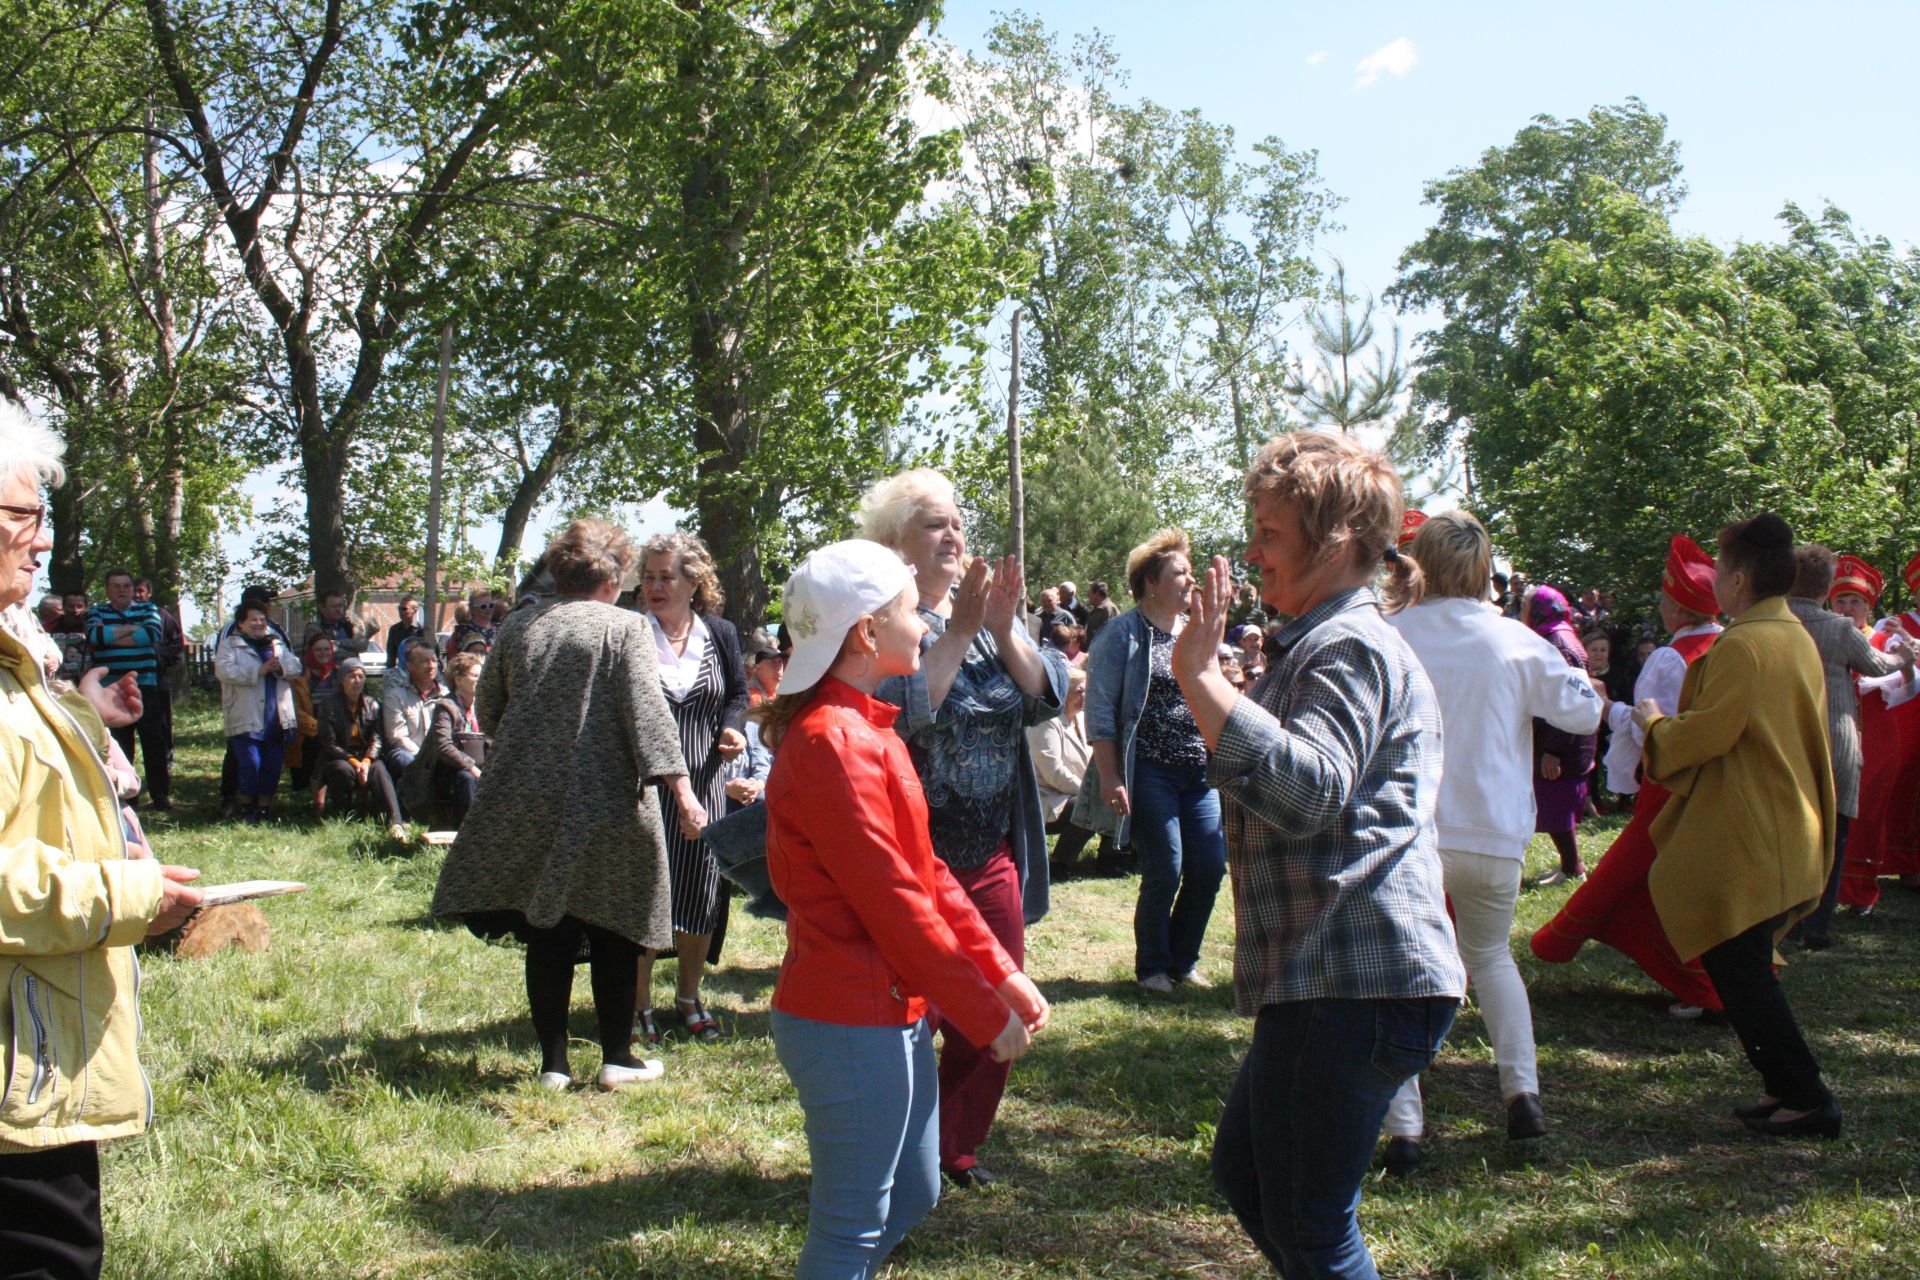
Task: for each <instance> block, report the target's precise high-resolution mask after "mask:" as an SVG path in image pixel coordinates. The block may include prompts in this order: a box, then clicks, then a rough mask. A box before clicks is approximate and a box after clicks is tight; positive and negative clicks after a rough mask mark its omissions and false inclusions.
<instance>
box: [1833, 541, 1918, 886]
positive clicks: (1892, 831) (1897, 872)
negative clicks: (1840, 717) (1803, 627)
mask: <svg viewBox="0 0 1920 1280" xmlns="http://www.w3.org/2000/svg"><path fill="white" fill-rule="evenodd" d="M1867 572H1868V573H1873V570H1872V569H1871V567H1868V568H1867ZM1900 576H1901V578H1902V580H1904V581H1905V583H1906V585H1907V595H1908V597H1909V598H1910V599H1913V600H1920V556H1915V557H1914V558H1913V559H1911V560H1909V561H1907V566H1906V568H1905V569H1903V570H1902V571H1901V575H1900ZM1878 577H1879V575H1878V574H1873V579H1878ZM1873 579H1869V584H1870V583H1871V582H1872V581H1873ZM1837 589H1838V583H1837V581H1836V590H1837ZM1874 599H1875V600H1876V601H1877V600H1878V596H1877V594H1876V596H1875V597H1874ZM1916 636H1920V609H1911V610H1908V611H1907V612H1905V613H1901V614H1896V615H1894V616H1892V617H1887V618H1883V619H1881V620H1880V622H1879V623H1878V624H1876V625H1875V627H1874V632H1873V636H1872V641H1871V643H1872V645H1873V647H1874V648H1876V649H1881V650H1891V649H1897V648H1904V647H1905V646H1907V645H1908V644H1911V643H1913V642H1914V641H1913V638H1914V637H1916ZM1859 689H1860V753H1861V769H1860V812H1859V815H1858V816H1857V817H1856V818H1855V820H1854V823H1853V829H1852V830H1851V831H1849V832H1848V833H1847V847H1846V857H1845V860H1844V862H1843V863H1842V865H1841V870H1840V894H1839V901H1840V903H1841V904H1842V905H1844V906H1845V907H1847V908H1848V909H1849V910H1850V911H1852V912H1853V913H1855V914H1856V915H1867V914H1869V913H1871V912H1872V911H1873V909H1874V907H1875V906H1877V905H1879V902H1880V877H1882V876H1899V877H1900V879H1901V883H1903V884H1906V885H1907V886H1908V887H1910V888H1913V887H1920V699H1916V698H1915V697H1914V695H1915V693H1916V692H1920V689H1916V687H1915V685H1914V684H1913V683H1912V682H1911V681H1909V680H1907V679H1905V678H1904V677H1902V676H1900V675H1892V676H1881V677H1878V678H1872V677H1866V678H1862V679H1861V680H1860V682H1859Z"/></svg>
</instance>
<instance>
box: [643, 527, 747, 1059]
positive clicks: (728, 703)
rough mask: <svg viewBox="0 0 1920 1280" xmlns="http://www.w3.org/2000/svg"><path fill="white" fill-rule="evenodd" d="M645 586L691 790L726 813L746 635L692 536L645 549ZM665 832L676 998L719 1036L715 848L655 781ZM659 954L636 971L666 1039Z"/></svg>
mask: <svg viewBox="0 0 1920 1280" xmlns="http://www.w3.org/2000/svg"><path fill="white" fill-rule="evenodd" d="M640 591H641V596H642V598H643V599H644V600H645V602H646V606H647V616H648V617H649V618H650V619H651V620H652V623H653V640H654V647H655V650H656V653H657V656H658V657H659V660H660V684H661V689H662V691H663V692H664V693H665V694H666V697H667V710H668V711H670V712H672V714H673V721H674V725H675V726H676V727H677V728H678V730H679V734H680V752H681V754H682V755H684V756H685V757H686V761H687V771H688V774H689V777H690V780H691V781H692V783H693V791H694V795H695V796H696V797H698V798H699V801H700V803H701V804H702V805H703V806H704V807H705V808H706V811H707V812H708V813H710V814H720V813H725V812H726V811H727V805H726V790H725V789H726V779H725V778H724V777H722V776H721V769H720V766H721V764H722V763H723V762H725V761H728V760H732V759H733V758H735V757H736V756H738V755H739V754H740V753H741V751H743V750H744V749H745V748H746V745H747V740H746V736H745V734H744V733H743V731H742V730H743V726H744V723H745V721H744V717H745V715H746V710H747V673H746V668H745V666H744V665H743V664H742V662H741V659H740V633H739V632H738V631H736V630H735V629H734V627H733V624H732V623H730V622H728V621H727V620H726V619H725V618H722V617H720V616H719V612H720V607H721V605H722V603H723V602H724V597H723V596H722V595H721V592H720V580H719V576H718V575H717V574H716V573H715V572H714V567H713V557H712V556H711V555H710V554H709V553H708V551H707V548H706V544H704V543H703V542H701V541H700V540H699V539H698V538H695V537H693V536H691V535H689V534H684V533H667V534H657V535H655V536H654V537H652V538H650V539H648V541H647V545H646V548H645V550H644V551H643V552H642V557H641V569H640ZM656 790H657V792H658V797H659V803H660V806H661V819H662V821H661V825H662V826H663V827H664V828H665V830H666V837H667V867H668V870H669V872H670V874H671V878H672V882H673V948H674V954H675V955H676V956H677V957H678V958H679V961H680V971H679V974H678V980H677V982H676V983H675V985H676V987H677V991H676V993H675V999H674V1004H675V1007H676V1010H677V1012H678V1013H679V1015H680V1022H681V1024H682V1025H683V1026H684V1027H685V1028H686V1030H687V1034H689V1035H691V1036H693V1037H694V1038H695V1039H697V1040H703V1041H708V1042H711V1041H714V1040H718V1039H719V1038H720V1026H719V1024H718V1023H717V1022H715V1021H714V1018H713V1015H712V1014H711V1013H708V1012H707V1007H706V1005H705V1004H703V1003H702V1002H701V1000H700V977H701V974H702V972H703V971H704V969H705V966H706V965H707V963H708V961H709V959H717V958H718V956H719V951H720V947H719V943H720V941H721V940H722V939H724V937H725V936H726V923H727V902H726V898H725V897H724V896H723V895H722V894H721V891H720V868H719V867H718V865H716V864H715V862H714V860H713V851H712V850H711V849H709V848H707V845H706V842H705V841H703V840H700V839H697V838H695V839H689V838H688V837H687V836H686V835H685V834H684V833H683V832H682V831H681V830H680V828H679V827H678V826H677V825H676V824H675V823H673V822H671V821H669V819H671V818H672V817H673V815H674V814H675V812H676V810H675V808H674V807H673V804H674V802H673V799H672V797H671V796H669V795H667V793H666V792H665V790H664V789H661V788H656ZM653 960H654V953H653V952H651V951H643V952H642V953H641V955H640V971H639V1020H640V1031H641V1034H642V1035H644V1036H645V1037H646V1038H647V1040H648V1042H649V1043H651V1044H658V1043H660V1026H659V1023H658V1021H657V1020H656V1019H655V1017H654V1013H653V1009H652V1008H651V1004H652V998H651V992H652V989H653Z"/></svg>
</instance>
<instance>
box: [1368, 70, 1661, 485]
mask: <svg viewBox="0 0 1920 1280" xmlns="http://www.w3.org/2000/svg"><path fill="white" fill-rule="evenodd" d="M1616 191H1617V192H1623V193H1625V194H1627V195H1630V196H1633V197H1635V198H1637V199H1639V200H1641V201H1643V202H1645V203H1646V204H1647V205H1648V206H1649V207H1650V208H1652V209H1655V210H1657V211H1660V212H1662V213H1663V214H1671V212H1672V211H1673V210H1674V209H1675V208H1676V207H1678V205H1679V202H1680V200H1681V198H1682V197H1683V196H1684V195H1685V188H1684V187H1683V186H1682V184H1681V181H1680V160H1679V147H1678V144H1677V143H1675V142H1673V141H1672V140H1671V139H1669V138H1668V137H1667V121H1666V117H1665V116H1662V115H1657V114H1655V113H1653V112H1651V111H1649V110H1648V109H1647V107H1646V105H1645V104H1644V103H1643V102H1641V101H1640V100H1639V99H1638V98H1629V99H1628V100H1627V101H1626V102H1625V103H1624V104H1622V105H1620V106H1617V107H1595V108H1594V109H1593V110H1592V111H1590V112H1588V113H1587V115H1586V117H1585V118H1584V119H1577V120H1560V119H1556V118H1555V117H1553V116H1548V115H1542V116H1536V117H1535V118H1534V120H1533V123H1532V124H1529V125H1528V126H1527V127H1526V128H1524V129H1522V130H1520V132H1519V133H1517V134H1516V135H1515V136H1514V139H1513V141H1512V142H1511V143H1509V144H1507V145H1506V146H1504V147H1491V148H1489V149H1488V150H1487V151H1486V152H1485V153H1483V154H1482V155H1481V157H1480V163H1479V164H1477V165H1474V166H1472V167H1470V168H1461V169H1456V170H1454V171H1453V172H1451V173H1449V174H1448V175H1447V176H1446V177H1444V178H1441V179H1438V180H1436V181H1433V182H1429V183H1428V184H1427V185H1426V189H1425V203H1427V204H1428V205H1431V206H1433V207H1434V208H1435V209H1436V211H1437V212H1436V217H1435V221H1434V225H1433V226H1432V227H1430V228H1429V229H1428V230H1427V232H1426V233H1425V234H1424V235H1422V236H1421V237H1420V239H1419V240H1417V241H1415V242H1414V243H1413V244H1412V245H1411V246H1410V247H1409V248H1408V249H1407V251H1406V252H1405V253H1404V254H1402V255H1401V258H1400V275H1399V278H1398V279H1397V280H1396V281H1395V282H1394V285H1393V287H1392V288H1390V289H1389V290H1387V297H1388V299H1389V300H1390V301H1392V302H1394V303H1395V304H1396V305H1398V306H1400V307H1402V308H1403V309H1421V308H1435V309H1438V310H1439V312H1440V314H1441V317H1442V323H1441V325H1440V327H1439V328H1437V329H1434V330H1431V331H1429V332H1428V333H1426V334H1423V335H1422V336H1421V338H1420V339H1419V341H1418V343H1417V344H1416V360H1415V376H1414V379H1413V407H1414V409H1415V410H1416V411H1417V412H1418V413H1419V414H1420V417H1421V421H1422V424H1423V426H1422V430H1423V432H1424V435H1425V437H1426V440H1425V443H1426V452H1427V454H1428V456H1430V457H1431V456H1438V455H1440V454H1442V453H1443V452H1445V450H1446V449H1447V448H1448V447H1449V446H1450V445H1451V444H1453V443H1455V442H1456V441H1457V437H1458V436H1459V435H1460V434H1461V433H1463V432H1468V431H1470V430H1471V429H1472V428H1473V426H1474V425H1475V424H1476V423H1477V422H1478V420H1479V419H1480V418H1481V417H1483V416H1486V415H1488V414H1491V413H1496V412H1498V411H1499V410H1500V409H1502V408H1503V407H1506V406H1507V405H1508V404H1509V403H1510V401H1511V399H1512V397H1513V396H1514V395H1515V394H1517V392H1518V391H1519V389H1521V388H1523V387H1525V386H1526V385H1527V384H1528V383H1529V382H1530V381H1531V380H1532V376H1533V375H1532V373H1531V371H1530V370H1529V369H1528V368H1527V367H1526V365H1525V363H1524V359H1525V356H1524V352H1523V350H1522V349H1521V348H1520V347H1519V346H1518V345H1516V344H1515V342H1514V340H1513V339H1514V331H1515V326H1516V324H1517V323H1518V319H1519V316H1520V313H1521V312H1522V311H1523V310H1524V309H1525V308H1526V307H1527V306H1528V305H1529V304H1530V303H1531V301H1532V300H1533V297H1534V277H1535V275H1536V273H1537V272H1538V271H1539V269H1540V266H1541V264H1542V262H1543V261H1544V259H1545V257H1546V255H1547V253H1548V252H1549V251H1550V250H1551V249H1552V248H1553V246H1554V245H1556V244H1558V243H1560V242H1563V241H1570V242H1573V243H1583V242H1585V241H1586V240H1587V239H1588V237H1589V236H1590V235H1591V234H1592V231H1593V228H1594V226H1595V218H1596V215H1597V210H1598V208H1599V205H1600V202H1601V201H1602V200H1603V199H1604V198H1605V197H1606V196H1607V195H1608V194H1609V193H1612V192H1616Z"/></svg>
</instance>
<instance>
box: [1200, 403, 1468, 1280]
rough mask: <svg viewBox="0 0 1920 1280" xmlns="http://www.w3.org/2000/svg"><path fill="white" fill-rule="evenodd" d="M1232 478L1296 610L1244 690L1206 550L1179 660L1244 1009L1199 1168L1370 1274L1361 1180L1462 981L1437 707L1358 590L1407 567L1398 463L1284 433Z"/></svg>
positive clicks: (1226, 598)
mask: <svg viewBox="0 0 1920 1280" xmlns="http://www.w3.org/2000/svg"><path fill="white" fill-rule="evenodd" d="M1246 493H1247V500H1248V502H1249V504H1250V505H1251V507H1252V509H1253V517H1254V533H1253V539H1252V541H1251V543H1250V545H1249V547H1248V550H1247V562H1248V563H1249V564H1251V565H1252V566H1253V567H1254V568H1256V569H1258V570H1259V571H1260V580H1261V597H1262V599H1263V600H1264V601H1265V603H1266V604H1267V605H1268V606H1270V607H1271V608H1274V609H1277V610H1278V611H1280V612H1281V613H1283V614H1286V615H1288V616H1289V617H1290V618H1291V619H1292V621H1291V622H1290V623H1289V624H1288V625H1287V626H1286V627H1285V628H1284V629H1283V630H1281V631H1280V632H1279V634H1278V636H1277V638H1276V641H1275V644H1276V647H1277V649H1278V651H1279V656H1277V657H1275V658H1274V659H1273V666H1272V668H1271V670H1270V673H1269V675H1268V677H1267V679H1266V681H1265V682H1264V683H1263V684H1261V685H1260V686H1259V687H1258V689H1257V690H1256V691H1255V693H1254V694H1250V695H1242V694H1241V693H1239V692H1238V691H1237V690H1235V689H1234V688H1233V686H1232V685H1230V684H1228V683H1227V680H1226V677H1225V676H1223V675H1221V674H1220V672H1219V667H1218V665H1217V664H1216V663H1215V662H1214V660H1213V657H1214V650H1215V647H1216V646H1217V645H1218V644H1219V643H1220V640H1221V638H1222V636H1223V635H1224V633H1225V630H1226V622H1227V611H1228V608H1229V606H1230V604H1231V603H1232V598H1233V580H1232V576H1231V574H1230V572H1229V568H1228V565H1227V562H1226V561H1225V560H1224V559H1222V558H1219V557H1216V558H1215V559H1214V562H1213V565H1212V567H1211V569H1210V570H1209V571H1208V574H1207V579H1206V582H1205V583H1204V584H1203V585H1201V586H1198V587H1196V588H1195V590H1194V599H1193V623H1192V625H1190V626H1188V627H1187V629H1186V630H1185V631H1183V632H1182V633H1181V635H1180V641H1179V645H1178V647H1177V648H1176V649H1175V652H1174V657H1173V663H1174V671H1175V674H1176V676H1177V677H1178V679H1179V681H1180V687H1181V689H1182V691H1183V692H1184V693H1185V694H1186V698H1187V702H1188V704H1189V705H1190V706H1191V707H1192V708H1193V715H1194V719H1195V721H1196V722H1197V723H1198V724H1199V726H1200V733H1201V735H1202V736H1203V737H1204V738H1205V739H1206V742H1207V746H1208V747H1209V749H1210V750H1211V752H1212V762H1211V764H1210V766H1209V769H1208V776H1209V781H1210V782H1212V783H1213V785H1215V786H1217V787H1218V788H1219V789H1220V795H1221V797H1222V799H1223V800H1224V801H1225V802H1226V803H1225V810H1226V813H1225V819H1226V832H1227V852H1228V861H1229V865H1230V868H1231V871H1232V875H1233V896H1234V923H1235V927H1236V934H1237V939H1236V942H1235V947H1234V965H1233V985H1234V998H1235V1004H1236V1006H1237V1007H1238V1009H1239V1011H1240V1012H1241V1013H1242V1014H1245V1015H1248V1016H1251V1017H1253V1018H1254V1032H1253V1046H1252V1048H1251V1049H1250V1050H1249V1051H1248V1053H1247V1056H1246V1059H1245V1060H1244V1061H1243V1062H1242V1063H1241V1066H1240V1074H1239V1077H1238V1078H1237V1079H1236V1080H1235V1081H1234V1084H1233V1088H1232V1090H1231V1092H1230V1093H1229V1094H1228V1097H1227V1104H1226V1109H1225V1112H1224V1113H1223V1115H1222V1116H1221V1119H1220V1127H1219V1131H1218V1136H1217V1137H1216V1139H1215V1142H1214V1148H1213V1173H1214V1182H1215V1184H1216V1185H1217V1186H1218V1187H1219V1188H1220V1190H1221V1193H1222V1194H1224V1195H1225V1196H1226V1198H1227V1201H1228V1203H1229V1204H1230V1205H1231V1206H1232V1207H1233V1211H1234V1213H1235V1214H1236V1215H1237V1216H1238V1217H1239V1219H1240V1222H1241V1224H1242V1225H1243V1226H1244V1227H1245V1228H1246V1230H1247V1234H1248V1235H1250V1236H1251V1237H1252V1238H1253V1242H1254V1243H1255V1244H1256V1245H1258V1246H1259V1247H1260V1251H1261V1252H1262V1253H1264V1254H1265V1255H1266V1256H1267V1258H1268V1260H1269V1261H1271V1262H1272V1263H1273V1265H1274V1266H1275V1267H1276V1268H1277V1269H1278V1270H1279V1272H1280V1273H1281V1274H1282V1275H1285V1276H1289V1277H1302V1276H1314V1277H1319V1276H1329V1277H1342V1278H1351V1280H1373V1277H1375V1276H1377V1274H1378V1273H1377V1272H1376V1271H1375V1270H1374V1266H1373V1258H1372V1255H1370V1254H1369V1253H1368V1251H1367V1246H1366V1241H1365V1240H1364V1239H1363V1238H1362V1237H1361V1234H1360V1226H1359V1220H1358V1216H1357V1213H1356V1210H1357V1209H1358V1207H1359V1203H1360V1184H1361V1182H1362V1180H1363V1179H1364V1178H1365V1176H1366V1172H1367V1166H1368V1164H1369V1163H1370V1162H1371V1160H1372V1156H1373V1148H1374V1144H1375V1141H1376V1140H1377V1139H1378V1137H1379V1133H1380V1125H1381V1121H1382V1120H1383V1119H1384V1118H1385V1116H1386V1113H1387V1106H1388V1103H1389V1102H1390V1101H1391V1100H1392V1098H1393V1095H1394V1093H1395V1091H1396V1090H1397V1089H1398V1088H1399V1087H1400V1084H1401V1082H1402V1081H1404V1080H1407V1079H1409V1078H1411V1077H1413V1076H1415V1075H1417V1074H1419V1072H1420V1071H1421V1070H1422V1069H1423V1068H1425V1067H1426V1065H1427V1064H1428V1063H1429V1062H1430V1061H1431V1060H1432V1059H1433V1056H1434V1054H1435V1053H1436V1052H1438V1050H1439V1047H1440V1043H1441V1041H1442V1040H1443V1039H1445V1037H1446V1034H1447V1029H1448V1028H1449V1027H1450V1026H1451V1025H1452V1023H1453V1015H1454V1012H1455V1010H1456V1009H1457V1008H1458V1006H1459V1003H1460V1000H1461V998H1462V997H1463V996H1464V995H1465V994H1466V972H1465V970H1464V969H1463V968H1462V966H1461V963H1460V954H1459V950H1458V947H1457V946H1456V944H1455V942H1454V934H1453V926H1452V925H1451V924H1450V923H1449V921H1448V919H1447V911H1446V903H1445V898H1444V895H1443V892H1442V889H1441V870H1440V858H1439V852H1438V845H1437V835H1436V830H1435V826H1434V806H1435V800H1436V797H1437V796H1438V793H1439V787H1440V765H1441V743H1440V711H1439V707H1438V704H1437V703H1436V701H1435V699H1434V693H1433V688H1432V686H1431V685H1430V684H1428V682H1427V677H1426V673H1425V672H1424V671H1423V670H1422V669H1421V667H1420V663H1419V661H1418V660H1417V659H1416V658H1415V657H1414V655H1413V652H1412V650H1410V649H1409V648H1408V647H1407V645H1406V642H1405V641H1404V640H1402V639H1401V638H1400V636H1399V634H1398V633H1397V632H1396V631H1395V630H1394V629H1393V628H1392V627H1391V626H1389V625H1388V624H1387V623H1386V621H1385V620H1384V619H1383V618H1382V617H1381V615H1380V604H1379V600H1378V598H1377V597H1376V596H1375V594H1374V592H1373V588H1372V582H1373V579H1374V576H1375V574H1376V573H1377V572H1378V571H1379V569H1380V567H1381V564H1382V562H1383V561H1385V563H1386V564H1387V565H1388V566H1389V569H1390V572H1391V573H1392V574H1393V575H1394V576H1395V578H1396V579H1397V580H1398V584H1399V585H1402V586H1408V587H1410V586H1411V585H1412V584H1413V582H1414V581H1416V580H1417V575H1418V574H1419V569H1418V567H1417V566H1416V565H1415V564H1414V563H1413V562H1412V561H1411V560H1406V559H1402V558H1400V557H1399V555H1398V553H1397V552H1396V551H1395V550H1394V539H1395V537H1396V535H1397V534H1398V533H1399V530H1400V520H1401V514H1402V510H1403V499H1402V497H1401V488H1400V477H1399V474H1398V473H1397V472H1396V471H1395V470H1394V469H1393V464H1392V463H1391V462H1389V461H1388V460H1387V459H1386V457H1385V456H1383V455H1382V454H1380V453H1377V452H1375V451H1374V450H1371V449H1367V448H1364V447H1363V446H1361V445H1359V444H1358V443H1356V442H1354V441H1353V440H1350V439H1348V438H1347V437H1345V436H1341V435H1334V434H1329V433H1325V432H1317V431H1302V432H1295V433H1293V434H1291V435H1284V436H1280V437H1277V438H1276V439H1274V440H1273V441H1271V442H1269V443H1268V444H1267V446H1266V447H1265V448H1264V449H1262V450H1261V452H1260V456H1259V457H1258V458H1257V459H1256V460H1255V461H1254V464H1253V466H1252V468H1251V469H1250V470H1249V471H1248V473H1247V479H1246Z"/></svg>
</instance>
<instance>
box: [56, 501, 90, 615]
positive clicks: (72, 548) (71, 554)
mask: <svg viewBox="0 0 1920 1280" xmlns="http://www.w3.org/2000/svg"><path fill="white" fill-rule="evenodd" d="M82 487H83V482H82V481H81V479H80V477H79V476H78V475H74V474H70V475H68V477H67V482H66V483H65V484H63V485H61V486H60V487H59V488H58V489H55V490H54V491H53V492H52V493H51V494H49V495H48V497H47V518H48V519H49V520H51V521H53V558H52V560H50V561H49V562H48V563H47V581H48V582H50V583H51V584H52V585H53V589H54V591H55V592H57V593H58V594H60V595H63V596H64V595H68V594H70V593H71V592H75V591H85V590H86V589H87V564H86V559H85V558H84V556H83V555H82V554H81V551H80V536H81V533H82V531H83V530H84V529H85V528H86V500H85V496H84V494H83V493H82Z"/></svg>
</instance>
